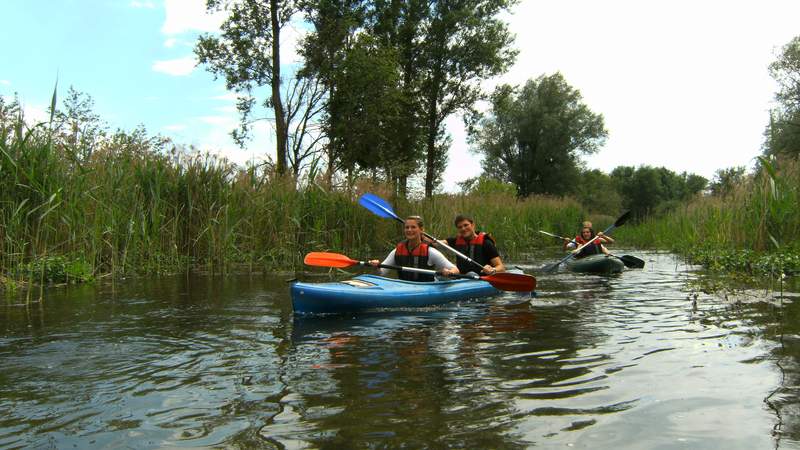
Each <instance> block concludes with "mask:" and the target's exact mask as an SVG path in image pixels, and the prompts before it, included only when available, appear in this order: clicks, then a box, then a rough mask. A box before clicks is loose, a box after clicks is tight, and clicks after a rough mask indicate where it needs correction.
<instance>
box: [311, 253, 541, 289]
mask: <svg viewBox="0 0 800 450" xmlns="http://www.w3.org/2000/svg"><path fill="white" fill-rule="evenodd" d="M303 262H304V263H306V264H307V265H309V266H317V267H337V268H344V267H350V266H355V265H361V266H370V267H372V265H371V264H370V263H368V262H366V261H357V260H355V259H350V258H348V257H347V256H345V255H342V254H339V253H328V252H311V253H309V254H307V255H306V257H305V259H303ZM378 267H382V268H384V269H393V270H401V271H405V272H417V273H424V274H428V275H437V274H439V275H441V274H440V273H439V272H437V271H435V270H428V269H418V268H416V267H403V266H393V265H390V264H379V265H378ZM449 276H450V277H453V278H469V279H471V280H483V281H487V282H488V283H489V284H491V285H492V286H494V287H495V288H497V289H500V290H503V291H516V292H531V291H533V290H534V289H536V278H534V277H532V276H530V275H522V274H517V273H508V272H501V273H497V274H494V275H483V276H478V275H463V274H455V275H449Z"/></svg>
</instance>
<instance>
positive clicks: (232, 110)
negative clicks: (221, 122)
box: [215, 106, 237, 113]
mask: <svg viewBox="0 0 800 450" xmlns="http://www.w3.org/2000/svg"><path fill="white" fill-rule="evenodd" d="M215 109H216V110H217V111H219V112H221V113H235V112H236V111H237V109H236V107H235V106H220V107H219V108H215Z"/></svg>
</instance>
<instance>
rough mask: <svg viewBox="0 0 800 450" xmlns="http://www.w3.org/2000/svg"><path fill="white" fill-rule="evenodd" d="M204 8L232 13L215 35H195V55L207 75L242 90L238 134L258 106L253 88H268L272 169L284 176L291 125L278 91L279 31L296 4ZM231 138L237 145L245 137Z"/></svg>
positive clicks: (277, 1)
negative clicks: (272, 124) (272, 133)
mask: <svg viewBox="0 0 800 450" xmlns="http://www.w3.org/2000/svg"><path fill="white" fill-rule="evenodd" d="M206 7H207V9H208V10H209V11H215V10H220V9H225V10H226V11H228V12H229V13H230V15H229V17H228V18H227V19H226V20H225V22H223V23H222V25H221V27H220V34H219V35H218V36H217V35H211V34H204V35H201V36H200V37H199V39H198V42H197V45H196V46H195V53H196V54H197V57H198V59H199V61H200V63H201V64H206V65H208V70H209V71H210V72H211V73H213V74H214V75H215V76H221V77H223V78H224V79H225V82H226V84H227V88H228V89H230V90H234V91H236V92H237V93H239V94H242V100H241V101H240V102H239V105H238V108H239V111H240V113H241V115H242V131H241V132H242V133H245V134H246V133H247V130H248V124H249V123H250V119H249V116H250V114H251V113H252V111H253V107H254V106H255V105H256V102H255V100H254V95H255V91H256V89H257V88H259V87H262V86H269V88H270V94H269V96H268V97H267V98H266V99H265V100H264V102H263V105H264V107H267V108H271V109H272V113H273V119H274V121H275V136H276V145H275V147H276V170H277V172H278V174H280V175H283V174H285V173H286V168H287V152H288V145H287V143H288V134H289V131H288V130H289V128H288V121H287V117H286V110H285V108H284V100H283V97H282V96H283V94H282V91H281V59H280V48H281V30H282V28H283V26H284V25H286V24H287V23H289V21H290V20H291V17H292V15H293V14H294V12H295V11H296V8H295V6H294V4H293V3H292V1H291V0H289V1H282V0H266V1H265V0H206ZM234 138H237V140H238V141H239V142H240V143H241V141H242V139H243V136H242V135H241V134H240V135H234Z"/></svg>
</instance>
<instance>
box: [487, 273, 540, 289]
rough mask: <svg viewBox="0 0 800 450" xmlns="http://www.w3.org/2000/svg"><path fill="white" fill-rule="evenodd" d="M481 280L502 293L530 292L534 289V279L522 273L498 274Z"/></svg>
mask: <svg viewBox="0 0 800 450" xmlns="http://www.w3.org/2000/svg"><path fill="white" fill-rule="evenodd" d="M481 280H484V281H488V282H489V284H491V285H492V286H494V287H496V288H497V289H500V290H503V291H516V292H531V291H533V290H535V289H536V278H534V277H533V276H531V275H526V274H523V273H509V272H500V273H496V274H494V275H485V276H482V277H481Z"/></svg>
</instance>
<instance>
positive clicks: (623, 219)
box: [614, 211, 631, 228]
mask: <svg viewBox="0 0 800 450" xmlns="http://www.w3.org/2000/svg"><path fill="white" fill-rule="evenodd" d="M630 217H631V212H630V211H627V212H626V213H625V214H623V215H621V216H619V218H618V219H617V220H616V221H615V222H614V227H615V228H616V227H621V226H622V224H624V223H625V222H627V221H628V219H629V218H630Z"/></svg>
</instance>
